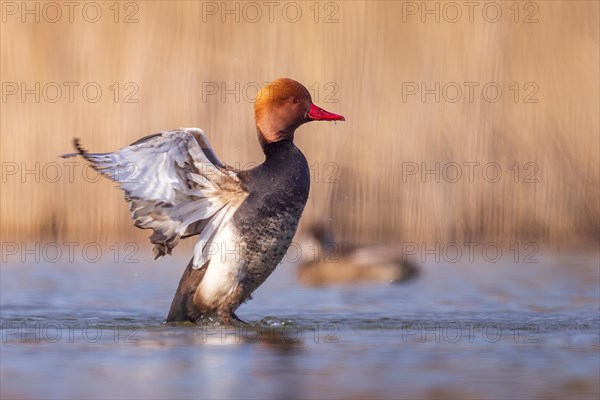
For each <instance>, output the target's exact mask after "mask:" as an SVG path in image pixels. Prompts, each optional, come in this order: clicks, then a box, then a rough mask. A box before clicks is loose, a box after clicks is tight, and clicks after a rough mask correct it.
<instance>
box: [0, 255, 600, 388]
mask: <svg viewBox="0 0 600 400" xmlns="http://www.w3.org/2000/svg"><path fill="white" fill-rule="evenodd" d="M186 261H187V260H184V259H177V258H168V259H166V260H161V261H157V262H153V261H144V262H140V263H136V264H119V265H113V264H108V263H104V264H86V263H84V262H75V263H69V264H63V265H58V264H49V263H46V264H43V263H42V264H18V263H8V264H4V265H3V266H2V269H1V289H2V292H1V294H2V295H1V303H0V305H1V307H2V308H1V319H2V331H1V333H2V341H1V346H2V356H1V357H2V359H1V361H2V362H1V364H0V371H1V378H2V384H1V385H0V388H1V389H0V390H1V395H2V398H111V397H112V398H115V397H116V398H144V399H146V398H206V397H207V398H240V397H244V398H247V397H251V398H258V397H268V398H296V397H298V398H304V397H309V398H348V397H349V398H373V397H376V398H415V397H419V398H509V397H519V398H534V397H537V398H557V399H558V398H567V397H568V398H573V397H578V398H597V397H598V394H599V392H600V389H599V383H598V380H597V377H598V374H599V373H600V365H599V364H600V361H599V352H600V343H599V340H600V334H599V327H600V321H599V311H598V310H599V294H600V293H599V284H598V280H599V278H600V276H599V271H598V255H593V256H569V257H567V256H561V257H546V258H543V259H540V262H539V263H536V264H511V263H502V264H500V263H497V264H489V263H485V262H475V263H465V264H460V265H458V264H439V263H425V265H424V271H423V273H422V274H421V276H420V277H419V279H417V280H415V281H414V282H411V283H408V284H406V285H385V284H360V285H351V286H333V287H328V288H311V287H303V286H300V285H298V284H297V283H296V282H295V274H294V269H293V267H292V266H289V265H283V266H281V267H280V268H279V269H278V270H277V271H276V273H275V274H274V275H273V276H272V277H271V279H269V280H268V281H267V283H266V284H265V285H264V286H263V287H261V288H260V289H259V291H258V292H257V293H256V294H255V296H254V300H252V301H251V302H249V303H248V304H245V305H244V306H242V308H240V310H239V312H238V315H240V317H242V318H243V319H245V320H247V321H250V322H251V325H249V326H244V327H220V326H191V325H187V326H166V325H161V322H162V321H163V319H164V316H165V315H166V312H167V310H168V307H169V303H170V301H171V296H172V294H173V292H174V290H175V287H176V284H177V280H178V278H179V274H180V273H181V270H182V269H183V267H184V266H185V264H186Z"/></svg>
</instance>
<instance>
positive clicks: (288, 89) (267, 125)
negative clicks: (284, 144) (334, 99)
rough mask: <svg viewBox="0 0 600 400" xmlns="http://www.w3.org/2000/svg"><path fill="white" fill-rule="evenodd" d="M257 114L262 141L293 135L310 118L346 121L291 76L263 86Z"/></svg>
mask: <svg viewBox="0 0 600 400" xmlns="http://www.w3.org/2000/svg"><path fill="white" fill-rule="evenodd" d="M254 118H255V119H256V127H257V128H258V134H259V138H260V139H261V141H264V142H266V143H273V142H278V141H280V140H283V139H293V138H294V131H295V130H296V128H298V127H299V126H300V125H302V124H305V123H307V122H310V121H344V120H345V119H344V117H342V116H341V115H337V114H333V113H330V112H329V111H325V110H323V109H322V108H320V107H317V106H316V105H314V104H313V102H312V99H311V97H310V93H309V91H308V89H306V88H305V87H304V86H303V85H302V84H301V83H299V82H296V81H295V80H293V79H289V78H279V79H276V80H274V81H273V82H271V83H269V84H268V85H266V86H265V87H263V88H262V89H261V90H260V92H258V95H257V96H256V100H255V101H254Z"/></svg>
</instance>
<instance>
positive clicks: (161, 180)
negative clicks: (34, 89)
mask: <svg viewBox="0 0 600 400" xmlns="http://www.w3.org/2000/svg"><path fill="white" fill-rule="evenodd" d="M74 144H75V148H76V149H77V152H78V154H80V155H81V156H83V157H84V158H85V159H86V160H88V161H89V162H90V163H91V164H92V166H93V167H94V168H95V169H96V170H98V171H99V172H100V173H102V174H103V175H105V176H107V177H108V178H110V179H112V180H113V181H115V182H117V183H118V184H119V188H120V189H122V190H123V191H124V192H125V199H126V200H127V201H128V202H130V210H131V217H132V219H133V222H134V225H135V226H137V227H138V228H142V229H152V230H153V233H152V235H150V241H151V242H152V243H153V244H154V250H153V252H154V255H155V258H158V257H161V256H163V255H165V254H170V253H171V250H172V249H173V248H174V247H175V246H176V245H177V243H178V242H179V240H180V239H181V238H183V237H188V236H192V235H196V234H199V235H200V237H199V240H198V243H197V244H196V247H195V250H194V268H200V267H201V266H202V265H203V264H204V263H206V262H207V261H208V260H209V259H210V254H209V253H210V251H209V250H210V249H209V247H210V246H208V243H209V242H210V240H211V239H212V238H213V237H214V236H215V235H216V234H217V232H218V231H219V230H220V229H222V228H223V227H224V226H225V225H226V224H227V222H229V221H230V220H231V218H232V216H233V214H234V213H235V211H236V210H237V208H238V207H239V205H240V204H241V203H242V202H243V201H244V199H245V198H246V196H247V195H248V193H247V192H246V191H245V190H244V188H243V186H242V184H241V181H240V179H239V177H238V175H237V173H236V172H235V171H232V170H230V169H227V168H226V165H225V164H223V163H222V162H221V161H219V159H218V158H217V157H216V155H215V153H214V152H213V150H212V148H211V146H210V143H209V141H208V138H207V137H206V135H205V134H204V132H202V130H201V129H198V128H181V129H177V130H173V131H165V132H160V133H155V134H152V135H149V136H146V137H144V138H142V139H140V140H138V141H136V142H134V143H133V144H131V145H130V146H127V147H124V148H122V149H120V150H117V151H115V152H113V153H95V154H94V153H88V152H87V151H86V150H84V149H83V148H82V147H81V145H80V144H79V141H78V140H77V139H75V141H74ZM67 156H68V157H69V156H72V155H67Z"/></svg>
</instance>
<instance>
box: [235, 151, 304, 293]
mask: <svg viewBox="0 0 600 400" xmlns="http://www.w3.org/2000/svg"><path fill="white" fill-rule="evenodd" d="M264 150H265V154H266V157H267V158H266V160H265V162H264V163H263V164H261V165H259V166H258V167H256V168H254V169H252V170H249V171H246V172H245V173H243V174H240V177H241V179H242V181H243V184H244V186H245V188H246V190H248V192H249V195H248V197H247V198H246V200H245V201H244V202H243V203H242V204H241V205H240V207H239V208H238V210H237V211H236V213H235V214H234V216H233V227H234V228H235V230H236V231H237V232H238V234H239V237H240V241H239V243H238V249H239V251H240V262H241V263H242V264H243V265H242V270H243V271H245V274H246V276H245V278H244V282H243V283H244V285H243V286H244V287H245V292H247V293H246V295H249V294H250V293H252V291H254V289H256V288H257V287H258V286H260V284H261V283H262V282H264V280H265V279H266V278H267V277H268V276H269V275H270V274H271V272H273V270H274V269H275V267H276V266H277V264H279V262H280V261H281V259H282V258H283V256H284V255H285V252H286V251H287V249H288V247H289V246H290V244H291V242H292V238H293V237H294V234H295V233H296V228H297V227H298V221H299V220H300V216H301V215H302V211H303V210H304V205H305V204H306V200H307V199H308V193H309V190H310V172H309V168H308V163H307V162H306V158H305V157H304V155H303V154H302V152H301V151H300V150H299V149H298V148H297V147H296V146H295V145H294V144H293V143H292V142H291V141H288V140H284V141H281V142H277V143H272V144H269V145H267V146H265V148H264Z"/></svg>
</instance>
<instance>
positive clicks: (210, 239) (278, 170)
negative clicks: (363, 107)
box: [66, 78, 344, 324]
mask: <svg viewBox="0 0 600 400" xmlns="http://www.w3.org/2000/svg"><path fill="white" fill-rule="evenodd" d="M254 116H255V119H256V131H257V133H258V141H259V142H260V145H261V147H262V150H263V152H264V154H265V161H264V162H263V163H262V164H261V165H259V166H257V167H255V168H252V169H249V170H245V171H238V170H234V169H233V168H231V167H229V166H227V165H225V164H223V163H222V162H221V161H219V159H218V158H217V157H216V156H215V154H214V152H213V150H212V148H211V146H210V144H209V142H208V138H207V137H206V135H205V134H204V132H203V131H202V130H201V129H198V128H180V129H176V130H172V131H165V132H160V133H155V134H153V135H149V136H146V137H144V138H142V139H140V140H138V141H136V142H134V143H133V144H131V145H130V146H127V147H124V148H122V149H120V150H117V151H115V152H112V153H88V152H87V151H86V150H84V149H83V148H82V147H81V145H80V143H79V140H78V139H74V144H75V148H76V149H77V153H74V154H68V155H66V157H69V156H73V155H81V156H83V157H84V158H85V159H86V160H88V161H89V162H90V163H91V164H92V165H93V166H94V167H95V168H96V169H97V170H98V171H99V172H101V173H102V174H104V175H105V176H107V177H108V178H110V179H112V180H114V181H116V182H118V183H119V184H120V188H121V189H122V190H123V191H125V199H126V200H127V201H128V202H129V203H130V209H131V212H132V218H133V221H134V225H135V226H136V227H138V228H142V229H152V230H153V231H154V232H153V233H152V235H151V236H150V241H151V242H152V243H153V244H154V250H153V251H154V254H155V256H156V258H158V257H160V256H163V255H165V254H170V253H171V250H172V249H173V248H174V247H175V246H176V245H177V243H178V242H179V240H180V239H182V238H186V237H189V236H194V235H200V236H199V238H198V242H197V244H196V246H195V249H194V256H193V258H192V259H191V260H190V262H189V264H188V266H187V268H186V270H185V271H184V273H183V276H182V277H181V280H180V282H179V287H178V289H177V292H176V293H175V298H174V299H173V302H172V304H171V309H170V311H169V314H168V316H167V322H176V321H192V322H201V321H207V320H210V321H215V320H216V321H219V322H222V323H226V324H230V323H231V322H232V321H233V320H239V318H238V317H237V316H236V315H235V313H234V311H235V310H236V309H237V308H238V307H239V306H240V304H242V303H243V302H245V301H246V300H248V299H249V298H250V296H251V294H252V292H254V291H255V290H256V289H257V288H258V287H259V286H260V285H261V284H262V283H263V282H264V281H265V280H266V279H267V277H268V276H269V275H270V274H271V273H272V272H273V271H274V269H275V267H277V265H278V264H279V262H280V261H281V260H282V258H283V256H284V255H285V252H286V250H287V249H288V247H289V245H290V243H291V241H292V238H293V237H294V234H295V232H296V228H297V227H298V221H299V219H300V216H301V214H302V210H303V209H304V205H305V204H306V200H307V198H308V192H309V186H310V174H309V168H308V164H307V162H306V159H305V158H304V155H303V154H302V152H301V151H300V150H299V149H298V148H297V147H296V146H295V145H294V133H295V131H296V129H297V128H298V127H300V126H301V125H303V124H305V123H307V122H310V121H343V120H344V117H342V116H341V115H337V114H333V113H330V112H328V111H325V110H323V109H322V108H319V107H317V106H316V105H315V104H313V102H312V99H311V96H310V93H309V91H308V90H307V89H306V88H305V87H304V86H303V85H301V84H300V83H298V82H296V81H294V80H292V79H288V78H281V79H277V80H275V81H273V82H272V83H270V84H268V85H266V86H265V87H263V88H262V89H261V91H260V92H259V93H258V95H257V97H256V100H255V103H254Z"/></svg>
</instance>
